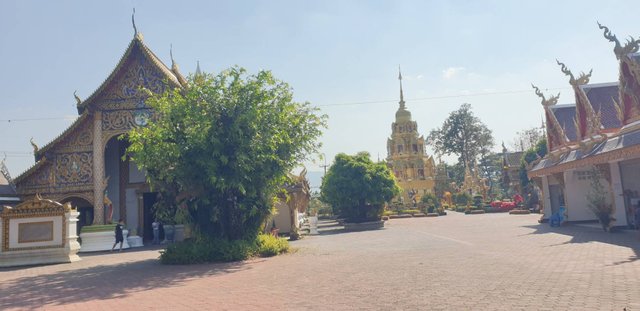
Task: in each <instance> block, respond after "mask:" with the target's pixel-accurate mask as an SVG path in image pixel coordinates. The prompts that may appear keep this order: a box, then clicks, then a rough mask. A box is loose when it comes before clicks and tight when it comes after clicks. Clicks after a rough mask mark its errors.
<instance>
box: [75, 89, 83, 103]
mask: <svg viewBox="0 0 640 311" xmlns="http://www.w3.org/2000/svg"><path fill="white" fill-rule="evenodd" d="M77 92H78V91H73V97H75V98H76V102H77V104H78V105H80V104H82V99H80V97H78V95H77V94H76V93H77Z"/></svg>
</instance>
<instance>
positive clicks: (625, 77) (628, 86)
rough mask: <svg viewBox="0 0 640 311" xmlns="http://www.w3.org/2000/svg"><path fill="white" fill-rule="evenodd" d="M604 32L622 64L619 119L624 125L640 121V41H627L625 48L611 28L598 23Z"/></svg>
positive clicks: (620, 71) (631, 39) (618, 102)
mask: <svg viewBox="0 0 640 311" xmlns="http://www.w3.org/2000/svg"><path fill="white" fill-rule="evenodd" d="M598 27H599V28H600V29H602V30H603V32H604V33H603V35H604V37H605V39H607V40H609V42H612V43H614V44H615V46H614V48H613V53H614V54H615V55H616V58H617V59H618V61H619V62H620V69H619V78H618V80H619V83H620V86H619V95H618V97H619V99H618V101H617V102H616V109H617V111H618V118H619V119H620V121H621V123H622V125H623V126H624V125H626V124H629V123H632V122H635V121H638V120H640V64H639V63H638V59H637V58H638V54H636V52H638V48H639V45H640V39H638V40H636V39H634V38H633V37H630V38H629V39H627V42H626V43H625V45H624V46H623V45H622V44H620V41H618V38H617V37H616V36H615V35H614V34H612V33H611V31H610V30H609V28H607V27H606V26H603V25H601V24H600V23H598Z"/></svg>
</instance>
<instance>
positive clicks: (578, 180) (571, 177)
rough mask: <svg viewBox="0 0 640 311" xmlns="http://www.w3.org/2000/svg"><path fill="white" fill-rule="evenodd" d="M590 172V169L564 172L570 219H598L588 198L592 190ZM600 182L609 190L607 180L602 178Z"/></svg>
mask: <svg viewBox="0 0 640 311" xmlns="http://www.w3.org/2000/svg"><path fill="white" fill-rule="evenodd" d="M590 174H591V170H590V169H581V170H568V171H565V172H564V180H565V195H566V197H567V202H566V204H567V214H568V218H569V219H568V221H585V220H597V218H596V216H595V214H594V213H593V212H592V211H591V210H590V209H589V200H588V199H587V195H588V194H589V191H590V190H591V179H590ZM600 182H601V183H602V185H603V186H604V187H605V190H608V189H607V188H608V187H607V185H608V182H607V180H606V179H604V178H602V179H601V180H600Z"/></svg>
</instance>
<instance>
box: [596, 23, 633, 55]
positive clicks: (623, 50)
mask: <svg viewBox="0 0 640 311" xmlns="http://www.w3.org/2000/svg"><path fill="white" fill-rule="evenodd" d="M598 28H600V29H602V30H604V33H603V35H604V37H605V38H606V39H607V40H609V42H613V43H615V44H616V46H615V47H614V48H613V53H614V54H615V55H616V58H617V59H620V58H621V57H623V56H625V55H627V54H630V53H635V52H638V49H639V47H640V39H638V40H636V39H634V38H633V37H632V36H629V39H627V43H626V44H625V45H624V47H623V46H622V45H621V44H620V41H619V40H618V38H617V37H616V35H614V34H613V33H612V32H611V30H609V27H607V26H604V25H602V24H600V22H598Z"/></svg>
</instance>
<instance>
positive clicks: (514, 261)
mask: <svg viewBox="0 0 640 311" xmlns="http://www.w3.org/2000/svg"><path fill="white" fill-rule="evenodd" d="M537 218H538V215H522V216H515V215H506V214H486V215H468V216H466V215H462V214H459V213H455V212H452V213H450V214H449V215H448V216H445V217H438V218H415V219H394V220H391V221H390V222H387V227H386V229H384V230H379V231H369V232H359V233H342V234H330V235H321V236H314V237H307V238H305V239H304V240H301V241H296V242H294V243H292V244H293V246H294V247H296V248H297V249H298V250H297V252H295V253H293V254H288V255H284V256H278V257H274V258H268V259H256V260H251V261H247V262H241V263H231V264H206V265H195V266H162V265H160V264H158V262H157V260H156V258H157V256H158V253H157V250H151V249H145V250H141V251H125V252H123V253H114V254H110V253H102V254H95V255H91V256H86V255H85V256H83V261H81V262H77V263H73V264H62V265H51V266H43V267H31V268H20V269H10V270H7V269H4V270H0V310H7V309H14V308H16V309H27V308H28V309H31V308H38V307H42V308H44V309H52V310H53V309H68V310H73V309H79V310H80V309H81V310H112V309H117V310H143V309H171V310H180V309H207V310H280V309H285V310H309V309H312V310H336V309H349V310H351V309H362V310H365V309H382V310H407V309H415V310H445V309H446V310H451V309H455V310H494V309H498V310H622V309H623V308H625V307H626V308H627V310H640V261H638V258H639V257H638V256H639V251H640V242H639V240H638V236H637V234H636V233H635V232H626V233H613V234H608V233H604V232H602V231H601V230H598V229H596V228H586V227H579V226H567V227H562V228H549V227H548V225H546V224H545V225H538V224H537V223H536V219H537Z"/></svg>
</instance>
